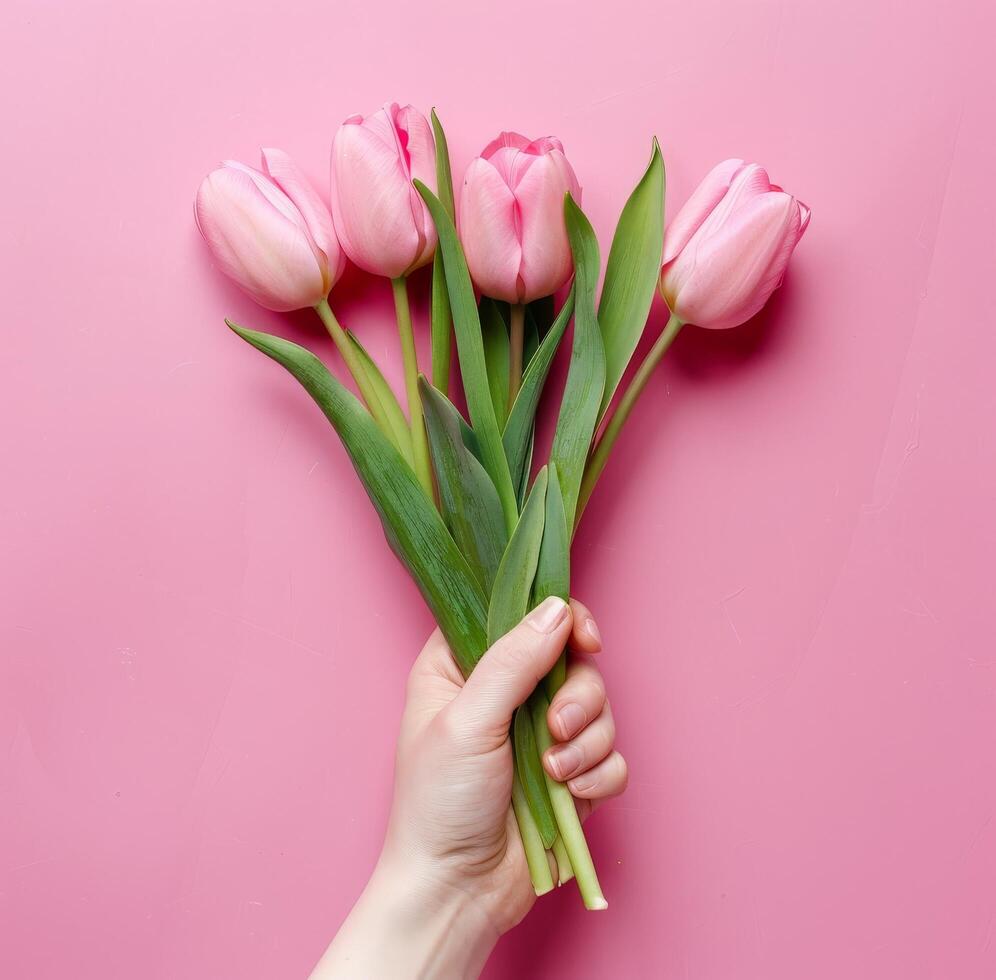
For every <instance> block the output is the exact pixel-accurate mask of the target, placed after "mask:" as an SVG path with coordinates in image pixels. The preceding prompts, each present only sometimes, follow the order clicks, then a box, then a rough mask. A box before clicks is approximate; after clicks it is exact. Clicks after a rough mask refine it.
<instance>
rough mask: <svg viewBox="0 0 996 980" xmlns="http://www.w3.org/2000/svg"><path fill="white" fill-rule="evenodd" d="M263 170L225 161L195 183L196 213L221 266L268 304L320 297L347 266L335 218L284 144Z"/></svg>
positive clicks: (269, 153)
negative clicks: (333, 219) (285, 150)
mask: <svg viewBox="0 0 996 980" xmlns="http://www.w3.org/2000/svg"><path fill="white" fill-rule="evenodd" d="M262 157H263V170H264V171H265V173H263V172H260V171H259V170H254V169H253V168H252V167H247V166H246V165H245V164H244V163H238V162H237V161H235V160H226V161H225V162H224V163H223V164H222V165H221V167H220V168H219V169H218V170H214V171H212V172H211V173H209V174H208V175H207V177H205V178H204V180H203V181H202V182H201V186H200V187H199V188H198V189H197V199H196V200H195V202H194V217H195V219H196V220H197V227H198V228H199V229H200V232H201V234H202V235H203V236H204V240H205V241H206V242H207V243H208V246H209V247H210V249H211V251H212V253H213V254H214V257H215V260H216V261H217V262H218V265H219V266H221V269H222V271H223V272H224V273H225V274H226V275H228V276H230V277H231V278H232V279H234V280H235V281H236V282H237V283H238V284H239V285H240V286H241V287H242V288H243V289H244V290H245V291H246V292H247V293H249V295H250V296H252V298H253V299H255V300H256V302H257V303H259V304H260V305H261V306H265V307H266V308H267V309H270V310H276V311H277V312H285V311H287V310H299V309H302V308H304V307H306V306H314V305H315V304H316V303H318V302H320V301H321V300H323V299H325V298H326V297H327V296H328V294H329V290H330V289H331V288H332V287H333V286H334V285H335V283H336V281H337V280H338V279H339V276H341V275H342V270H343V267H344V265H345V264H346V257H345V255H343V252H342V249H341V248H340V247H339V241H338V239H337V238H336V234H335V228H334V227H333V225H332V216H331V214H329V209H328V208H327V207H326V206H325V205H324V204H323V203H322V200H321V198H320V197H319V196H318V194H317V193H316V191H315V189H314V188H313V187H312V186H311V184H309V183H308V181H307V180H306V179H305V177H304V175H303V174H302V173H301V171H300V170H298V168H297V167H296V166H295V164H294V162H293V161H292V160H291V158H290V157H289V156H287V154H286V153H284V152H283V151H282V150H272V149H264V150H263V151H262Z"/></svg>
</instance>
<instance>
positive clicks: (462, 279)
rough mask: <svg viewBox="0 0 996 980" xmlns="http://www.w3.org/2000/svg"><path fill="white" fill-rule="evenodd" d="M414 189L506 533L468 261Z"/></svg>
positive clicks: (497, 438)
mask: <svg viewBox="0 0 996 980" xmlns="http://www.w3.org/2000/svg"><path fill="white" fill-rule="evenodd" d="M414 183H415V188H416V190H418V192H419V194H421V195H422V199H423V200H424V201H425V203H426V207H428V209H429V213H430V214H431V215H432V220H433V221H434V222H435V225H436V232H437V234H438V236H439V249H440V251H441V252H442V255H443V268H444V269H445V271H446V287H447V289H448V290H449V296H450V311H451V313H452V314H453V330H454V332H455V333H456V340H457V350H458V352H459V355H460V374H461V377H462V379H463V390H464V394H465V395H466V397H467V408H468V410H469V411H470V420H471V423H472V424H473V427H474V432H475V433H476V434H477V438H478V439H479V440H480V444H481V456H482V458H483V460H484V468H485V469H486V470H487V471H488V473H489V475H490V476H491V479H492V481H493V483H494V485H495V489H496V490H497V491H498V498H499V499H500V500H501V506H502V512H503V513H504V515H505V525H506V527H507V528H508V529H509V531H511V529H512V528H513V527H514V526H515V522H516V520H517V519H518V508H517V507H516V503H515V489H514V486H513V484H512V477H511V474H510V473H509V469H508V460H507V459H506V458H505V449H504V446H503V445H502V440H501V430H500V429H499V428H498V419H497V416H496V415H495V408H494V404H493V403H492V401H491V391H490V389H489V388H488V374H487V365H486V364H485V361H484V344H483V342H482V340H481V321H480V318H479V317H478V315H477V303H476V301H475V299H474V287H473V285H472V283H471V281H470V272H469V271H468V269H467V260H466V259H465V258H464V255H463V249H462V248H461V247H460V242H459V240H458V239H457V233H456V228H454V226H453V219H452V218H451V217H450V216H449V214H447V212H446V208H445V207H444V206H443V205H442V203H441V202H440V200H439V198H438V197H436V195H435V194H433V193H432V191H431V190H429V188H428V187H426V186H425V184H423V183H422V181H420V180H416V181H415V182H414Z"/></svg>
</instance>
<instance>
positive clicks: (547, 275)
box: [515, 150, 581, 302]
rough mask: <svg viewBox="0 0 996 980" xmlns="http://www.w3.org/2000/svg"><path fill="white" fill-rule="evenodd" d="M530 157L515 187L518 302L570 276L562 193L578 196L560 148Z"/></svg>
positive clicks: (547, 291) (556, 286) (550, 289)
mask: <svg viewBox="0 0 996 980" xmlns="http://www.w3.org/2000/svg"><path fill="white" fill-rule="evenodd" d="M522 155H523V156H526V154H525V153H523V154H522ZM533 159H534V162H533V163H532V165H531V166H530V167H529V169H528V170H527V171H526V172H525V173H524V174H523V175H522V178H521V180H520V181H519V183H518V184H517V185H516V186H515V199H516V202H517V204H518V206H519V215H520V222H521V241H522V264H521V265H520V267H519V278H520V279H521V281H522V287H521V289H522V292H521V295H520V298H519V302H529V301H531V300H534V299H538V298H539V297H541V296H549V295H550V294H551V293H553V292H555V291H556V290H557V289H559V288H560V287H561V286H563V285H564V283H565V282H567V280H568V278H569V277H570V275H571V270H572V269H573V262H572V259H571V247H570V243H569V242H568V239H567V228H566V226H565V224H564V196H565V195H566V194H568V193H570V195H571V196H572V197H573V198H574V200H575V201H578V200H579V199H580V196H581V188H580V186H579V184H578V179H577V176H576V175H575V173H574V170H573V168H572V167H571V165H570V163H568V161H567V157H565V156H564V154H563V153H562V152H561V151H560V150H551V151H550V152H549V153H546V154H544V155H543V156H540V157H534V158H533Z"/></svg>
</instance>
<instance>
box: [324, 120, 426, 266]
mask: <svg viewBox="0 0 996 980" xmlns="http://www.w3.org/2000/svg"><path fill="white" fill-rule="evenodd" d="M416 178H417V179H418V180H421V181H422V182H423V183H424V184H426V185H427V186H428V187H429V188H430V189H431V190H433V191H435V190H436V145H435V143H434V142H433V139H432V130H431V129H430V128H429V123H428V122H427V121H426V118H425V116H423V115H422V114H421V113H420V112H418V111H417V110H416V109H414V108H412V106H410V105H408V106H405V107H404V108H399V107H398V105H397V103H394V102H392V103H391V104H390V105H387V106H385V107H384V108H383V109H380V110H379V111H378V112H375V113H374V114H373V115H372V116H367V117H366V118H364V117H363V116H350V117H349V118H348V119H347V120H346V121H345V122H344V123H343V124H342V125H341V126H340V127H339V132H338V133H336V135H335V140H334V141H333V143H332V214H333V215H334V217H335V225H336V230H337V231H338V232H339V240H340V241H341V242H342V247H343V248H344V249H345V251H346V254H347V255H348V256H349V257H350V258H351V259H352V260H353V262H355V263H356V264H357V265H358V266H359V267H360V268H361V269H365V270H366V271H367V272H372V273H373V274H374V275H378V276H387V277H388V278H389V279H396V278H397V277H399V276H402V275H405V274H406V273H409V272H411V271H412V270H413V269H417V268H418V267H419V266H422V265H425V263H426V262H428V261H429V260H430V259H431V258H432V253H433V252H434V251H435V248H436V228H435V225H434V224H433V223H432V218H431V216H430V215H429V211H428V209H427V208H426V206H425V202H424V201H423V200H422V198H421V197H420V196H419V193H418V191H416V190H415V188H414V187H413V186H412V181H413V180H414V179H416Z"/></svg>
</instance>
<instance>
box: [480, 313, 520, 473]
mask: <svg viewBox="0 0 996 980" xmlns="http://www.w3.org/2000/svg"><path fill="white" fill-rule="evenodd" d="M480 316H481V337H482V339H483V341H484V361H485V363H486V364H487V368H488V388H489V390H490V391H491V401H492V403H493V404H494V407H495V416H496V417H497V419H498V425H499V426H503V425H504V424H505V416H506V415H507V414H508V347H509V344H508V327H507V326H506V325H505V318H504V317H503V316H502V315H501V310H500V309H499V308H498V304H497V303H495V302H494V300H491V299H488V298H487V297H485V298H484V299H482V300H481V307H480ZM514 482H515V481H514V480H513V483H514Z"/></svg>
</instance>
